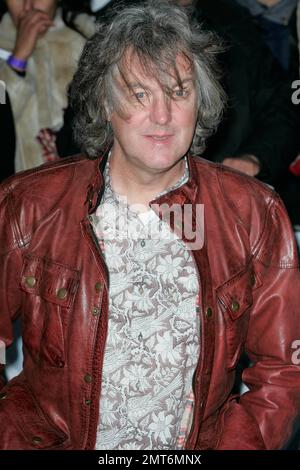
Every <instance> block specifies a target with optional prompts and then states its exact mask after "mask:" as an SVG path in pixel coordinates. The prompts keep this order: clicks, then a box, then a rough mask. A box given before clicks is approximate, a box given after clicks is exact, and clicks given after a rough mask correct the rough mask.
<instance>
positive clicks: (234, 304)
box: [231, 300, 240, 312]
mask: <svg viewBox="0 0 300 470" xmlns="http://www.w3.org/2000/svg"><path fill="white" fill-rule="evenodd" d="M231 309H232V311H233V312H238V311H239V309H240V304H239V303H238V302H237V301H236V300H234V301H233V302H232V304H231Z"/></svg>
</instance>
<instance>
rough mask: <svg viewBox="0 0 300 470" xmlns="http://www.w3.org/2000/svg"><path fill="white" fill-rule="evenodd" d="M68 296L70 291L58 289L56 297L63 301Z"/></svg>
mask: <svg viewBox="0 0 300 470" xmlns="http://www.w3.org/2000/svg"><path fill="white" fill-rule="evenodd" d="M67 294H68V291H67V289H65V288H64V287H62V288H61V289H58V291H57V293H56V296H57V297H58V298H59V299H60V300H63V299H65V298H66V297H67Z"/></svg>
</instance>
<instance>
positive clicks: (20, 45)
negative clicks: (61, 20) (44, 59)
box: [13, 10, 53, 60]
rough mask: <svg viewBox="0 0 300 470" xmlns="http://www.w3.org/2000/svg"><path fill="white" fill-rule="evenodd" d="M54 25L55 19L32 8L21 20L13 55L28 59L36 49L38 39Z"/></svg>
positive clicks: (17, 57)
mask: <svg viewBox="0 0 300 470" xmlns="http://www.w3.org/2000/svg"><path fill="white" fill-rule="evenodd" d="M52 25H53V21H52V20H51V18H50V17H49V15H47V13H44V12H42V11H40V10H30V11H29V12H27V13H25V15H24V16H23V17H22V18H21V19H20V20H19V24H18V30H17V38H16V43H15V48H14V50H13V56H14V57H16V59H20V60H27V59H28V58H29V57H30V56H31V54H32V52H33V51H34V49H35V46H36V43H37V40H38V39H39V37H41V36H42V35H43V34H45V33H46V31H47V30H48V29H49V28H50V26H52Z"/></svg>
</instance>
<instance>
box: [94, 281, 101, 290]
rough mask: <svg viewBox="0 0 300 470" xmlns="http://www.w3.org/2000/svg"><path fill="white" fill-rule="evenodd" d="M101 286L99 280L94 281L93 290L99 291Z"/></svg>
mask: <svg viewBox="0 0 300 470" xmlns="http://www.w3.org/2000/svg"><path fill="white" fill-rule="evenodd" d="M101 287H102V286H101V282H96V284H95V291H96V292H100V291H101Z"/></svg>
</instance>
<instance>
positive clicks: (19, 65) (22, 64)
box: [7, 54, 27, 70]
mask: <svg viewBox="0 0 300 470" xmlns="http://www.w3.org/2000/svg"><path fill="white" fill-rule="evenodd" d="M7 63H8V65H10V66H11V67H12V68H16V69H21V70H26V67H27V60H20V59H17V58H16V57H14V56H13V55H12V54H11V55H10V56H9V58H8V59H7Z"/></svg>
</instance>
